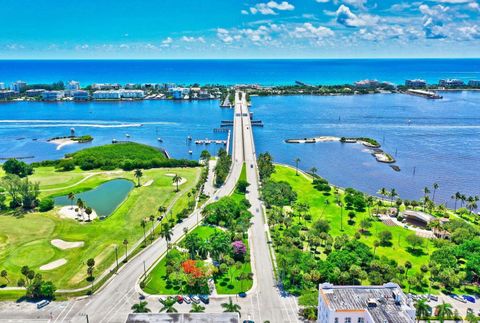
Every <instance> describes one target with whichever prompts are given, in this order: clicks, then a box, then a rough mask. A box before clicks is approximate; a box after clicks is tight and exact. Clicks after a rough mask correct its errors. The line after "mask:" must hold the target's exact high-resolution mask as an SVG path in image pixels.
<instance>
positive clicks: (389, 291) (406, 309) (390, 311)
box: [320, 283, 415, 323]
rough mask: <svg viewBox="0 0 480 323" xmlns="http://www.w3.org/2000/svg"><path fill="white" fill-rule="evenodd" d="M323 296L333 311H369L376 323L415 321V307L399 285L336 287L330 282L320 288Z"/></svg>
mask: <svg viewBox="0 0 480 323" xmlns="http://www.w3.org/2000/svg"><path fill="white" fill-rule="evenodd" d="M320 295H321V297H322V298H323V300H324V301H325V303H326V304H327V306H328V307H329V308H330V310H334V311H337V312H345V311H356V312H358V311H361V312H368V313H369V314H370V315H371V316H372V318H373V320H374V322H379V323H383V322H389V323H406V322H414V319H413V318H412V311H413V313H414V309H413V305H411V304H410V300H409V299H407V297H406V296H405V294H404V293H403V292H402V289H401V288H400V287H399V286H398V285H397V284H393V283H388V284H384V285H383V286H333V285H332V284H328V283H326V284H322V285H320ZM413 317H415V315H414V314H413Z"/></svg>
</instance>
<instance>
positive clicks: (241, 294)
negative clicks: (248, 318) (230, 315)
mask: <svg viewBox="0 0 480 323" xmlns="http://www.w3.org/2000/svg"><path fill="white" fill-rule="evenodd" d="M238 296H240V297H241V298H245V297H247V293H245V292H240V293H238Z"/></svg>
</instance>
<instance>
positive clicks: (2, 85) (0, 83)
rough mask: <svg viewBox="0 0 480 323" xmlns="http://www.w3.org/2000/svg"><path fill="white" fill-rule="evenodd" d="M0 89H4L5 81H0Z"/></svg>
mask: <svg viewBox="0 0 480 323" xmlns="http://www.w3.org/2000/svg"><path fill="white" fill-rule="evenodd" d="M0 90H5V83H3V82H0Z"/></svg>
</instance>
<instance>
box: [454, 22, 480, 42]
mask: <svg viewBox="0 0 480 323" xmlns="http://www.w3.org/2000/svg"><path fill="white" fill-rule="evenodd" d="M458 31H459V32H460V33H461V35H462V37H463V38H464V39H467V40H473V39H480V27H478V25H473V26H465V27H460V28H458Z"/></svg>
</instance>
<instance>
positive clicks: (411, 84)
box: [405, 79, 427, 88]
mask: <svg viewBox="0 0 480 323" xmlns="http://www.w3.org/2000/svg"><path fill="white" fill-rule="evenodd" d="M405 86H406V87H409V88H416V87H427V82H426V81H425V80H420V79H415V80H406V81H405Z"/></svg>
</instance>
